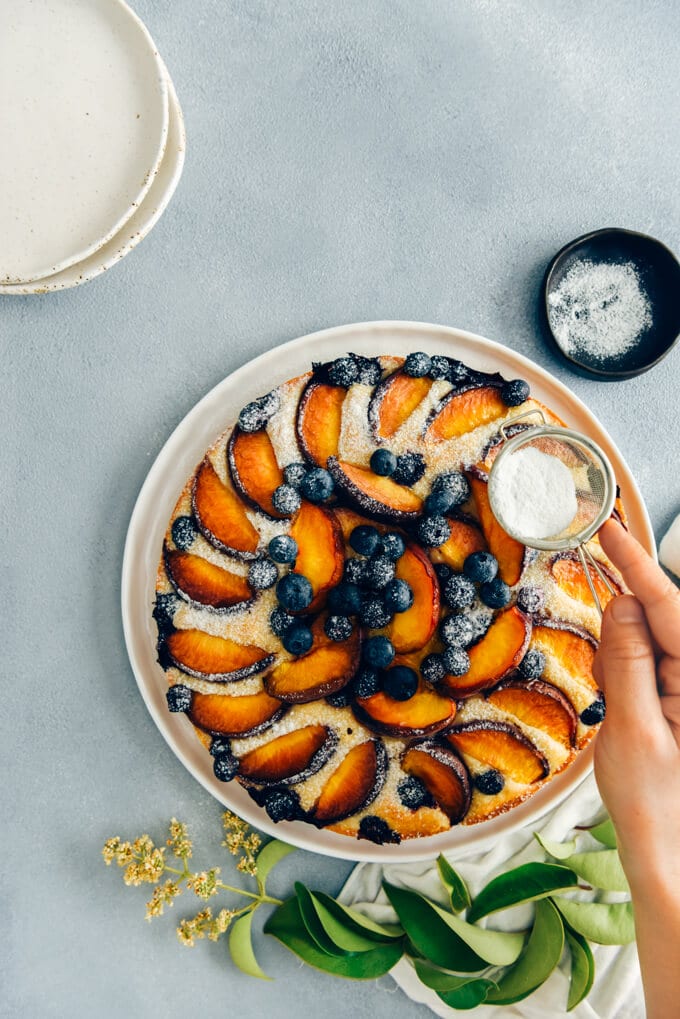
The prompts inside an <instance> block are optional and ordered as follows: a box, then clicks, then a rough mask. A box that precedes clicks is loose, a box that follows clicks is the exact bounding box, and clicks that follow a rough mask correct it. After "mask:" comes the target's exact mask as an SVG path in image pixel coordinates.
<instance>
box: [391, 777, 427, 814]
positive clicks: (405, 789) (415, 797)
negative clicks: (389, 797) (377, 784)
mask: <svg viewBox="0 0 680 1019" xmlns="http://www.w3.org/2000/svg"><path fill="white" fill-rule="evenodd" d="M397 795H398V796H399V799H400V800H401V802H402V803H403V805H404V806H405V807H408V809H409V810H417V809H418V807H429V806H430V805H431V804H432V797H431V796H430V794H429V792H428V791H427V787H426V786H425V783H424V782H421V781H420V779H419V778H417V777H416V776H415V775H409V776H408V777H407V778H405V779H403V780H402V781H401V782H400V783H399V785H398V786H397Z"/></svg>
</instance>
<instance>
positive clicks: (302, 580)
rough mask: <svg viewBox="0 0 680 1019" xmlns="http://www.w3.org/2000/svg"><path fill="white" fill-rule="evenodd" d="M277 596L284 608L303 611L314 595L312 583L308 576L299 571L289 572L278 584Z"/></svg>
mask: <svg viewBox="0 0 680 1019" xmlns="http://www.w3.org/2000/svg"><path fill="white" fill-rule="evenodd" d="M276 597H277V598H278V599H279V602H280V603H281V605H283V607H284V609H290V611H291V612H301V611H302V610H303V609H306V608H307V606H308V605H309V604H310V603H311V601H312V598H313V597H314V591H313V590H312V585H311V584H310V583H309V581H308V580H307V578H306V577H303V576H301V575H300V574H299V573H289V574H287V576H285V577H281V580H280V581H279V582H278V584H277V585H276Z"/></svg>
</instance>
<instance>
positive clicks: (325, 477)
mask: <svg viewBox="0 0 680 1019" xmlns="http://www.w3.org/2000/svg"><path fill="white" fill-rule="evenodd" d="M334 488H335V483H334V482H333V478H332V477H331V476H330V474H329V473H328V471H326V470H324V468H323V467H312V469H311V470H310V471H308V472H307V474H305V476H304V478H303V479H302V481H301V482H300V492H301V494H302V495H303V496H304V497H305V499H308V500H309V501H310V502H323V501H324V499H328V498H329V496H330V495H332V493H333V489H334Z"/></svg>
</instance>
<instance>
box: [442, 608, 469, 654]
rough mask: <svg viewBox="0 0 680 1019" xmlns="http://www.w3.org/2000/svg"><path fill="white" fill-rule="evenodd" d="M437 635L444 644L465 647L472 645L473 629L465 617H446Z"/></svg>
mask: <svg viewBox="0 0 680 1019" xmlns="http://www.w3.org/2000/svg"><path fill="white" fill-rule="evenodd" d="M439 635H440V637H441V639H442V640H443V641H444V643H445V644H456V645H457V646H458V647H467V646H468V645H469V644H472V641H473V638H474V627H473V625H472V623H471V621H470V619H469V618H468V617H467V616H447V617H446V618H445V619H444V620H442V623H441V625H440V627H439Z"/></svg>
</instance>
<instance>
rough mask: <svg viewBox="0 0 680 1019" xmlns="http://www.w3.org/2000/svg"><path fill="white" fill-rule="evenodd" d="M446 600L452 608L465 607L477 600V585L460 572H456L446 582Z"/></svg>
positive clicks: (444, 592)
mask: <svg viewBox="0 0 680 1019" xmlns="http://www.w3.org/2000/svg"><path fill="white" fill-rule="evenodd" d="M443 594H444V601H445V602H446V604H447V605H448V606H449V608H450V609H465V608H467V606H468V605H472V603H473V601H474V600H475V596H476V591H475V585H474V584H473V583H472V581H471V580H468V578H467V577H464V576H463V575H462V574H460V573H454V574H453V576H452V577H449V579H448V580H447V581H446V583H445V584H444V591H443Z"/></svg>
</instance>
